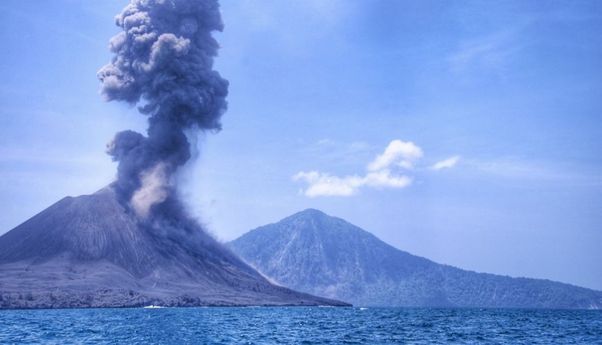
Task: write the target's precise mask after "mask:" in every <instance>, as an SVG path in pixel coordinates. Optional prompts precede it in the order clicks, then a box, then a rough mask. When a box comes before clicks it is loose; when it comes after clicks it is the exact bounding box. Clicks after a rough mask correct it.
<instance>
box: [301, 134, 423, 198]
mask: <svg viewBox="0 0 602 345" xmlns="http://www.w3.org/2000/svg"><path fill="white" fill-rule="evenodd" d="M352 146H354V147H355V148H357V149H365V148H366V147H368V145H367V144H366V143H363V142H356V143H353V144H352ZM422 154H423V153H422V149H420V147H418V146H416V145H415V144H414V143H412V142H403V141H401V140H393V141H391V142H390V143H389V145H388V146H387V147H386V149H385V150H384V152H383V153H382V154H380V155H378V156H377V157H376V158H375V159H374V160H373V161H372V162H371V163H370V164H369V165H368V167H367V172H366V173H365V174H364V175H357V174H356V175H349V176H343V177H340V176H335V175H331V174H329V173H321V172H319V171H308V172H305V171H301V172H299V173H297V174H295V175H294V176H293V181H303V182H305V183H307V185H308V186H307V188H306V189H304V190H301V192H302V193H303V194H304V195H306V196H308V197H317V196H351V195H354V194H356V193H357V192H358V190H359V189H360V188H362V187H371V188H404V187H407V186H409V185H410V184H411V183H412V178H411V177H409V176H406V175H403V174H399V173H398V174H395V173H393V172H392V169H398V170H399V169H401V168H403V169H411V168H413V166H414V162H415V161H416V160H418V159H419V158H420V157H422Z"/></svg>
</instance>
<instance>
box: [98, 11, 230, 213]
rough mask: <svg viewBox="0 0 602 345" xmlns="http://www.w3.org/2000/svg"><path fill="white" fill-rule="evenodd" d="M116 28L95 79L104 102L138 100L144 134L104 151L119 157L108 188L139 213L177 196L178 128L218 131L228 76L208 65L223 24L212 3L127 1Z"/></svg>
mask: <svg viewBox="0 0 602 345" xmlns="http://www.w3.org/2000/svg"><path fill="white" fill-rule="evenodd" d="M115 22H116V24H117V26H119V27H120V28H122V29H123V31H122V32H120V33H119V34H117V35H116V36H114V37H113V38H112V39H111V41H110V50H111V52H113V53H114V54H115V55H114V57H113V59H112V61H111V63H109V64H107V65H106V66H104V67H102V68H101V69H100V71H99V72H98V78H99V79H100V81H101V83H102V89H101V90H102V94H103V96H104V97H105V99H107V100H108V101H125V102H127V103H130V104H135V105H138V110H139V111H140V113H142V114H144V115H146V116H148V123H149V127H148V130H147V133H146V135H143V134H141V133H137V132H134V131H130V130H126V131H122V132H119V133H117V134H116V135H115V137H114V139H113V140H112V141H111V142H110V143H109V144H108V145H107V153H108V154H109V155H110V156H111V157H112V158H113V160H115V161H118V162H119V166H118V172H117V181H116V183H115V189H116V191H117V193H118V195H119V198H120V200H121V201H122V202H124V203H127V204H128V205H130V206H131V207H132V208H133V209H134V211H136V213H137V214H138V215H139V216H142V217H144V216H145V215H147V214H148V212H149V210H150V208H151V207H153V206H154V205H158V204H161V203H165V201H166V200H176V199H177V198H176V197H175V189H174V185H173V174H174V172H175V171H176V170H177V169H178V168H179V167H181V166H182V165H184V164H185V163H186V162H187V161H188V160H189V159H190V158H191V147H190V143H189V141H188V139H187V137H186V134H185V132H188V131H190V130H198V131H207V130H210V131H218V130H220V129H221V124H220V118H221V116H222V114H223V113H224V112H225V110H226V108H227V103H226V96H227V94H228V81H227V80H225V79H224V78H222V77H221V76H220V75H219V73H218V72H216V71H215V70H213V58H214V57H215V56H216V55H217V50H218V48H219V46H218V43H217V42H216V40H215V39H214V38H213V37H212V33H213V32H214V31H221V30H222V28H223V24H222V21H221V16H220V12H219V4H218V2H217V0H132V1H131V3H130V4H129V5H128V6H127V7H126V8H125V9H124V10H123V11H122V12H121V13H120V14H118V15H117V16H116V18H115Z"/></svg>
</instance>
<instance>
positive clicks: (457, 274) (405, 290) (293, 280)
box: [228, 209, 602, 309]
mask: <svg viewBox="0 0 602 345" xmlns="http://www.w3.org/2000/svg"><path fill="white" fill-rule="evenodd" d="M228 245H229V246H230V248H232V250H233V251H234V252H236V253H237V254H239V255H240V257H242V258H243V259H244V260H245V261H246V262H247V263H248V264H250V265H251V266H253V267H254V268H256V269H257V270H259V271H260V272H261V273H263V274H264V275H266V276H267V277H269V278H271V279H272V280H273V281H274V282H276V283H278V284H282V285H284V286H287V287H289V288H292V289H295V290H299V291H304V292H307V293H310V294H314V295H319V296H324V297H328V298H335V299H340V300H344V301H347V302H350V303H353V304H354V305H356V306H431V307H435V306H436V307H447V306H453V307H501V308H580V309H602V292H600V291H594V290H590V289H586V288H582V287H577V286H573V285H569V284H563V283H558V282H553V281H549V280H542V279H529V278H511V277H507V276H500V275H494V274H487V273H476V272H472V271H467V270H462V269H459V268H455V267H452V266H447V265H441V264H438V263H435V262H433V261H430V260H428V259H425V258H422V257H418V256H414V255H412V254H409V253H407V252H404V251H402V250H399V249H396V248H394V247H392V246H390V245H388V244H387V243H385V242H383V241H381V240H379V239H378V238H377V237H375V236H374V235H372V234H370V233H369V232H367V231H364V230H362V229H360V228H359V227H357V226H355V225H353V224H350V223H348V222H346V221H345V220H343V219H340V218H335V217H331V216H328V215H326V214H324V213H322V212H321V211H318V210H314V209H308V210H305V211H302V212H299V213H296V214H294V215H292V216H290V217H287V218H285V219H283V220H281V221H280V222H278V223H275V224H269V225H266V226H262V227H259V228H257V229H255V230H252V231H249V232H248V233H246V234H244V235H243V236H241V237H240V238H238V239H236V240H234V241H232V242H230V243H229V244H228Z"/></svg>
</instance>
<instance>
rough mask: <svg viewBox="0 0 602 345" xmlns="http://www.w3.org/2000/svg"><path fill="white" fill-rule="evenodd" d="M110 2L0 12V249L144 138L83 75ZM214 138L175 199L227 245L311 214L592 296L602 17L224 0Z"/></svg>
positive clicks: (593, 9) (503, 6)
mask: <svg viewBox="0 0 602 345" xmlns="http://www.w3.org/2000/svg"><path fill="white" fill-rule="evenodd" d="M126 4H127V1H124V0H102V1H100V0H98V1H96V0H95V1H89V0H55V1H33V0H26V1H24V0H4V1H2V2H0V40H1V41H2V42H3V49H2V52H1V53H0V73H1V75H2V79H3V82H2V83H0V180H1V181H2V183H1V184H0V205H2V206H3V209H4V212H2V216H0V234H2V233H4V232H6V231H9V230H10V229H12V228H13V227H15V226H17V225H18V224H20V223H22V222H23V221H25V220H27V219H28V218H29V217H31V216H33V215H34V214H36V213H37V212H39V211H41V210H43V209H44V208H46V207H48V206H49V205H51V204H52V203H54V202H56V201H58V200H59V199H61V198H63V197H64V196H67V195H71V196H76V195H81V194H90V193H93V192H95V191H96V190H98V189H101V188H102V187H104V186H105V185H107V184H109V183H110V182H111V181H112V180H113V178H114V176H115V168H116V166H115V163H113V162H111V160H110V158H109V157H108V156H107V155H106V154H105V145H106V143H107V142H108V141H109V140H110V139H111V138H112V137H113V135H114V133H115V132H117V131H120V130H124V129H134V130H137V131H141V132H143V131H144V130H145V128H146V123H145V118H144V116H142V115H140V114H138V112H137V111H136V109H135V108H134V107H130V106H127V105H124V104H120V103H107V102H105V101H103V99H102V97H101V96H100V94H99V89H100V84H99V82H98V80H97V78H96V72H97V71H98V70H99V69H100V68H101V67H102V66H103V65H105V64H106V63H108V62H109V61H110V58H111V55H110V53H109V50H108V41H109V39H110V37H111V36H113V35H114V34H116V33H117V32H118V31H119V28H117V27H116V26H115V25H114V20H113V18H114V16H115V15H116V14H117V13H118V12H119V11H120V10H121V9H122V8H123V7H124V6H125V5H126ZM221 4H222V16H223V21H224V24H225V30H224V31H223V32H222V33H216V35H215V37H216V38H217V39H218V41H219V42H220V45H221V50H220V53H219V57H218V58H217V59H216V62H215V63H216V64H215V68H216V69H217V70H218V71H219V72H220V73H221V75H222V76H224V77H225V78H226V79H228V80H229V82H230V93H229V96H228V102H229V109H228V111H227V112H226V113H225V115H224V116H223V121H222V123H223V130H222V131H220V132H218V133H205V134H200V135H198V136H197V135H193V136H191V140H194V141H195V147H196V150H195V151H196V155H197V158H196V159H195V160H193V162H191V163H190V164H189V165H188V166H187V167H186V168H185V169H184V170H183V171H182V172H180V174H179V176H178V179H179V180H180V182H181V183H180V192H181V194H182V197H183V198H184V199H185V200H186V201H187V205H188V207H189V210H190V212H191V213H192V214H194V215H195V216H196V217H198V218H199V219H200V221H201V222H202V223H203V224H204V225H205V227H206V228H207V229H208V231H209V232H211V233H212V234H213V235H214V236H215V237H217V238H218V239H220V240H223V241H227V240H232V239H234V238H236V237H237V236H239V235H241V234H243V233H245V232H246V231H248V230H250V229H253V228H255V227H257V226H260V225H264V224H267V223H272V222H276V221H278V220H280V219H282V218H284V217H286V216H288V215H290V214H292V213H295V212H298V211H300V210H303V209H305V208H317V209H320V210H322V211H324V212H326V213H328V214H330V215H333V216H337V217H341V218H344V219H346V220H348V221H349V222H351V223H353V224H356V225H358V226H360V227H362V228H364V229H365V230H368V231H370V232H372V233H374V234H375V235H376V236H378V237H379V238H381V239H382V240H384V241H386V242H388V243H390V244H391V245H393V246H395V247H397V248H399V249H402V250H405V251H408V252H410V253H412V254H415V255H420V256H424V257H427V258H429V259H432V260H434V261H437V262H440V263H445V264H450V265H454V266H458V267H461V268H465V269H470V270H476V271H479V272H491V273H497V274H503V275H510V276H527V277H535V278H546V279H551V280H558V281H562V282H567V283H572V284H576V285H581V286H585V287H589V288H594V289H598V290H602V265H600V263H602V250H600V244H602V212H601V210H602V155H601V154H600V153H601V152H602V3H600V2H599V1H579V2H569V1H545V2H544V1H488V2H482V1H462V2H457V1H393V0H388V1H387V0H374V1H347V0H345V1H344V0H324V1H319V0H304V1H301V0H296V1H287V2H283V1H278V0H253V1H251V0H227V1H226V0H224V1H222V2H221Z"/></svg>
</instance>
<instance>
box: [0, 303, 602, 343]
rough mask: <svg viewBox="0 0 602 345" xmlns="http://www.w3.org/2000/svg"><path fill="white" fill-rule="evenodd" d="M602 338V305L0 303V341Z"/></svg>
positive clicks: (554, 340) (552, 340)
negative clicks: (26, 306) (13, 306)
mask: <svg viewBox="0 0 602 345" xmlns="http://www.w3.org/2000/svg"><path fill="white" fill-rule="evenodd" d="M13 343H14V344H38V343H48V344H82V343H83V344H153V343H154V344H291V343H292V344H479V343H480V344H602V311H570V310H495V309H485V310H479V309H404V308H368V309H363V308H318V307H307V308H300V307H298V308H165V309H62V310H0V344H13Z"/></svg>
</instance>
